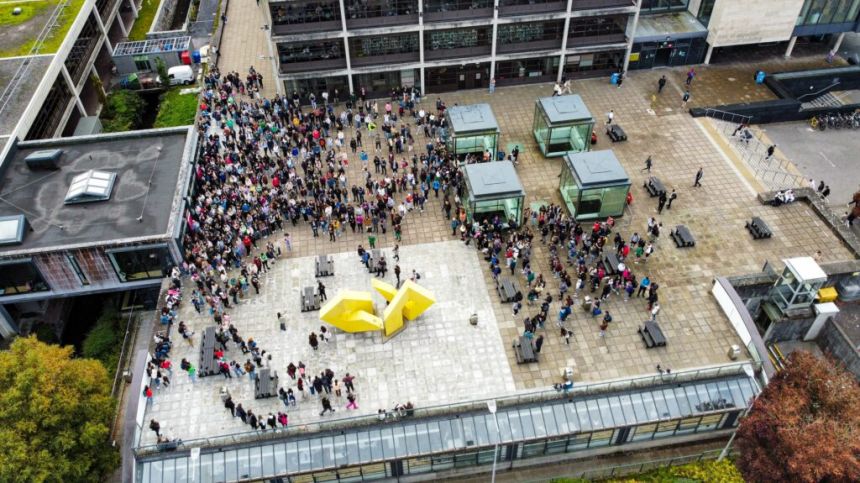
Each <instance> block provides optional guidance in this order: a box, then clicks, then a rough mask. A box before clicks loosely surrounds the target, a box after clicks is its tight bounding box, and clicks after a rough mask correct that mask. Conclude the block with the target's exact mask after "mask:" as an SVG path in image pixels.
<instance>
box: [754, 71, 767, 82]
mask: <svg viewBox="0 0 860 483" xmlns="http://www.w3.org/2000/svg"><path fill="white" fill-rule="evenodd" d="M765 77H767V74H765V73H764V71H762V70H760V71H758V72H756V73H755V83H756V84H764V78H765Z"/></svg>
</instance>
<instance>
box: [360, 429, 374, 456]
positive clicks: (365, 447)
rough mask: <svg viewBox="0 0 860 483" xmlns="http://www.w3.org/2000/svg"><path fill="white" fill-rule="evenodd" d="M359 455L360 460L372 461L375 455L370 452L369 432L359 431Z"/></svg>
mask: <svg viewBox="0 0 860 483" xmlns="http://www.w3.org/2000/svg"><path fill="white" fill-rule="evenodd" d="M358 457H359V458H360V459H359V461H370V460H371V458H372V457H373V455H372V454H371V453H370V436H369V435H368V434H367V433H358Z"/></svg>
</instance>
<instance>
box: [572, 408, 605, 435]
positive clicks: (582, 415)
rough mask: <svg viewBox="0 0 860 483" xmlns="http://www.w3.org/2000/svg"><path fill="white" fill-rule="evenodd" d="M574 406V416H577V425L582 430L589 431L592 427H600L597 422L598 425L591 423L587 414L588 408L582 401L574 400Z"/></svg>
mask: <svg viewBox="0 0 860 483" xmlns="http://www.w3.org/2000/svg"><path fill="white" fill-rule="evenodd" d="M574 407H575V408H576V416H577V418H579V427H580V429H581V430H582V431H590V430H591V429H592V428H599V427H600V426H599V424H598V426H592V425H591V418H590V417H589V415H588V408H587V407H586V405H585V402H584V401H577V402H575V403H574Z"/></svg>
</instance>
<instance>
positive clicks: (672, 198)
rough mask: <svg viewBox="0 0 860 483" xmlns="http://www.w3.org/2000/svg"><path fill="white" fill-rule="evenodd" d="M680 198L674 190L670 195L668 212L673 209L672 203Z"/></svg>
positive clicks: (667, 206)
mask: <svg viewBox="0 0 860 483" xmlns="http://www.w3.org/2000/svg"><path fill="white" fill-rule="evenodd" d="M677 197H678V193H675V189H674V188H672V193H671V194H670V195H669V204H667V205H666V209H667V210H671V209H672V202H673V201H675V198H677Z"/></svg>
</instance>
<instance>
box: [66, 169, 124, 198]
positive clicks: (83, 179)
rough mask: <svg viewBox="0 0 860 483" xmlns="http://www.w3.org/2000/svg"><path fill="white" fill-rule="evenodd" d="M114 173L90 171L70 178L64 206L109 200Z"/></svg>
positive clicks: (114, 177)
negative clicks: (70, 182) (70, 181)
mask: <svg viewBox="0 0 860 483" xmlns="http://www.w3.org/2000/svg"><path fill="white" fill-rule="evenodd" d="M114 181H116V173H109V172H107V171H96V170H94V169H91V170H89V171H86V172H84V173H81V174H79V175H77V176H75V177H74V178H72V184H71V185H69V191H68V193H66V199H65V204H67V205H69V204H73V203H88V202H90V201H104V200H108V199H110V194H111V190H112V189H113V183H114Z"/></svg>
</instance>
